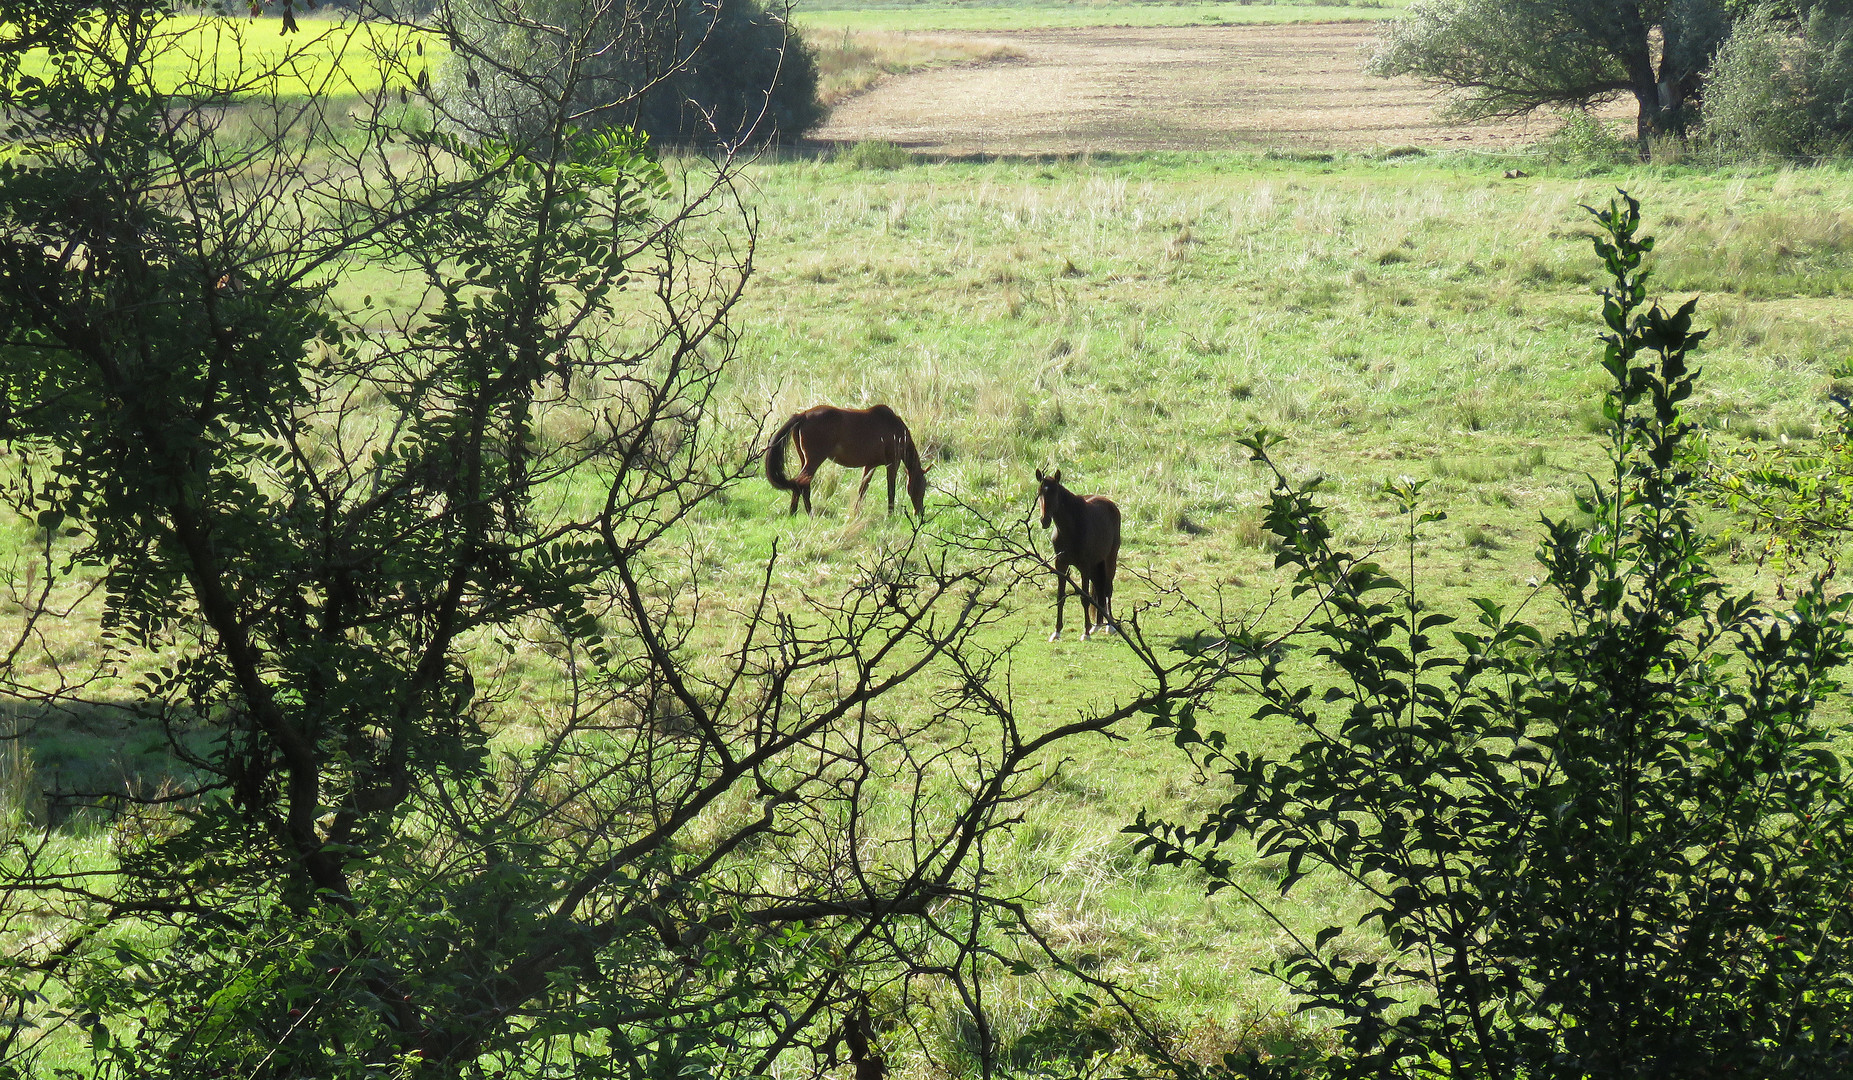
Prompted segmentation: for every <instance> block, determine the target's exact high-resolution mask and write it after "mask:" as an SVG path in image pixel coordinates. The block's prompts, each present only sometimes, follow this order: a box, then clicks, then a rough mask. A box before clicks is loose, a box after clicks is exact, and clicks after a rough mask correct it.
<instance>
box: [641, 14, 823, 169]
mask: <svg viewBox="0 0 1853 1080" xmlns="http://www.w3.org/2000/svg"><path fill="white" fill-rule="evenodd" d="M678 26H679V29H680V33H681V36H682V37H681V43H680V44H679V45H678V47H677V52H678V53H679V54H680V55H681V56H685V57H687V59H686V61H685V62H683V63H682V64H681V65H680V66H679V67H678V68H677V69H676V71H675V73H674V74H673V75H671V76H670V77H669V79H668V80H667V81H666V82H665V83H664V84H663V85H661V86H658V87H655V88H653V89H651V90H650V91H648V92H647V93H645V94H644V95H643V100H642V101H641V103H640V105H639V108H638V112H637V125H638V126H639V127H641V128H642V129H643V130H644V131H647V132H649V134H650V137H651V138H652V139H656V140H659V141H665V142H676V143H695V144H698V145H705V144H708V143H710V142H713V141H716V140H719V141H722V142H729V143H731V142H735V141H738V140H741V139H742V138H743V137H744V139H745V141H747V142H749V143H763V142H768V141H771V140H773V139H783V140H791V139H796V138H797V137H798V136H800V135H803V134H804V133H805V132H806V131H808V130H810V129H811V128H813V127H815V126H816V125H817V124H818V123H819V122H820V121H821V120H823V117H824V109H823V106H822V105H821V104H820V103H819V102H818V100H817V62H816V60H814V59H813V58H812V56H811V52H810V49H809V48H807V47H806V46H805V44H804V41H803V40H802V39H801V38H799V37H798V36H797V35H796V34H795V33H792V32H791V28H790V25H789V24H788V23H787V22H786V20H785V17H784V15H783V14H782V13H774V12H770V11H767V10H765V9H764V8H762V7H760V6H759V3H758V0H684V9H683V12H682V15H681V17H680V18H679V20H678Z"/></svg>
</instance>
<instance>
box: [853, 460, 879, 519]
mask: <svg viewBox="0 0 1853 1080" xmlns="http://www.w3.org/2000/svg"><path fill="white" fill-rule="evenodd" d="M873 479H875V466H873V465H868V466H865V467H864V468H863V470H862V486H861V487H859V488H857V489H856V507H857V509H861V507H862V496H864V495H866V494H868V490H869V481H870V480H873Z"/></svg>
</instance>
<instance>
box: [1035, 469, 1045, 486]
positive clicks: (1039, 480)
mask: <svg viewBox="0 0 1853 1080" xmlns="http://www.w3.org/2000/svg"><path fill="white" fill-rule="evenodd" d="M1043 479H1044V477H1043V475H1042V470H1041V469H1037V470H1036V482H1037V483H1038V484H1040V483H1042V481H1043Z"/></svg>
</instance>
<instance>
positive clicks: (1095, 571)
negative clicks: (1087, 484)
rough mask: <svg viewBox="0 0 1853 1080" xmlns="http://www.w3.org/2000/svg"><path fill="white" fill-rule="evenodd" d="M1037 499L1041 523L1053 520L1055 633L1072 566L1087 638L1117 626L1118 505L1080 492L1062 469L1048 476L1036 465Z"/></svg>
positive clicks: (1058, 635) (1057, 636) (1051, 637)
mask: <svg viewBox="0 0 1853 1080" xmlns="http://www.w3.org/2000/svg"><path fill="white" fill-rule="evenodd" d="M1036 485H1037V487H1036V502H1037V503H1038V504H1039V505H1040V506H1041V507H1042V527H1043V528H1045V529H1046V528H1048V527H1049V523H1050V522H1054V524H1055V540H1054V543H1053V546H1054V548H1055V633H1053V634H1050V635H1049V640H1050V641H1060V640H1061V639H1062V605H1063V603H1064V602H1065V601H1066V600H1067V599H1068V596H1067V592H1066V588H1067V585H1068V568H1069V567H1071V566H1072V567H1074V568H1075V569H1076V570H1078V571H1080V575H1081V583H1080V593H1081V615H1082V616H1083V617H1084V618H1085V619H1086V620H1087V630H1086V632H1085V633H1084V634H1083V635H1082V637H1084V638H1088V637H1093V636H1094V631H1096V630H1105V631H1109V632H1111V631H1112V630H1113V629H1114V626H1113V616H1112V615H1111V614H1110V613H1111V611H1112V608H1113V571H1115V570H1117V569H1118V568H1119V562H1120V508H1119V507H1117V506H1115V505H1113V500H1112V499H1109V498H1107V497H1106V496H1105V495H1089V496H1087V497H1086V498H1082V497H1081V496H1079V495H1076V494H1075V493H1074V492H1072V491H1069V490H1068V489H1067V488H1065V487H1063V486H1062V471H1061V470H1060V469H1057V470H1055V471H1054V472H1053V473H1051V474H1049V475H1048V476H1044V475H1042V470H1041V469H1037V470H1036Z"/></svg>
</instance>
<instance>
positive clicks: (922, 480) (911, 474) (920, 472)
mask: <svg viewBox="0 0 1853 1080" xmlns="http://www.w3.org/2000/svg"><path fill="white" fill-rule="evenodd" d="M932 469H933V466H931V465H922V466H921V467H920V468H918V469H909V470H908V471H907V497H908V498H910V499H912V500H914V516H915V517H917V518H921V519H923V520H924V519H925V518H926V474H927V473H928V472H931V471H932Z"/></svg>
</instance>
